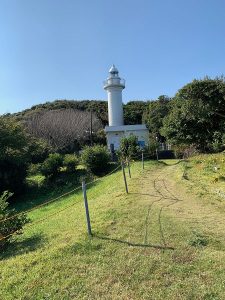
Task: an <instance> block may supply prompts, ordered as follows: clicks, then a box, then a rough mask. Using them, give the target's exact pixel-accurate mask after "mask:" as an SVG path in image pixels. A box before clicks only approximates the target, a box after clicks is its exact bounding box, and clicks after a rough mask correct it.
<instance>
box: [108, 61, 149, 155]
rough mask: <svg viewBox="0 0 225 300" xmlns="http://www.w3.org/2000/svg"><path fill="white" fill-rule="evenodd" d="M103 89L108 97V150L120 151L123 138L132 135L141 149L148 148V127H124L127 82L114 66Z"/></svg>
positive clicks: (140, 125) (142, 125) (141, 125)
mask: <svg viewBox="0 0 225 300" xmlns="http://www.w3.org/2000/svg"><path fill="white" fill-rule="evenodd" d="M103 87H104V89H105V90H106V91H107V96H108V121H109V126H106V127H105V132H106V138H107V146H108V149H109V150H110V151H111V152H114V150H118V149H119V147H120V140H121V138H122V137H129V136H130V135H134V136H136V137H137V141H138V144H139V145H140V147H145V146H147V145H148V135H149V134H148V129H147V128H146V125H144V124H137V125H124V119H123V102H122V91H123V89H124V88H125V80H124V79H122V78H120V77H119V71H118V69H117V68H116V67H115V66H114V65H112V67H111V68H110V69H109V76H108V78H107V79H106V80H105V81H104V84H103Z"/></svg>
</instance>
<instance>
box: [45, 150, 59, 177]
mask: <svg viewBox="0 0 225 300" xmlns="http://www.w3.org/2000/svg"><path fill="white" fill-rule="evenodd" d="M62 166H63V156H62V155H61V154H58V153H53V154H50V155H49V156H48V158H47V159H46V160H45V161H44V162H43V163H42V166H41V173H42V175H44V176H46V177H47V178H52V177H55V176H56V175H57V174H58V173H59V172H60V168H61V167H62Z"/></svg>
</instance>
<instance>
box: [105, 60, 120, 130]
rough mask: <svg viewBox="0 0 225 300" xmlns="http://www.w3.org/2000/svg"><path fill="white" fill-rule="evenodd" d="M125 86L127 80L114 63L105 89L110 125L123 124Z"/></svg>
mask: <svg viewBox="0 0 225 300" xmlns="http://www.w3.org/2000/svg"><path fill="white" fill-rule="evenodd" d="M124 88H125V80H124V79H122V78H120V77H119V71H118V70H117V68H116V67H115V66H114V65H112V67H111V68H110V70H109V77H108V78H107V80H105V81H104V89H105V90H106V91H107V94H108V116H109V126H122V125H124V123H123V104H122V90H123V89H124Z"/></svg>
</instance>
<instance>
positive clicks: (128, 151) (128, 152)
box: [119, 135, 140, 159]
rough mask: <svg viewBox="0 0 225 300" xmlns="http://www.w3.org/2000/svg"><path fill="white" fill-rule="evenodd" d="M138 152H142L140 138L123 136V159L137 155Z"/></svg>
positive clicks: (120, 153) (121, 146)
mask: <svg viewBox="0 0 225 300" xmlns="http://www.w3.org/2000/svg"><path fill="white" fill-rule="evenodd" d="M138 154H140V147H139V146H138V140H137V137H136V136H134V135H130V136H129V137H123V138H122V139H121V140H120V149H119V155H120V156H121V158H122V159H130V158H131V157H137V156H138Z"/></svg>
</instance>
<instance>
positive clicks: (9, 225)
mask: <svg viewBox="0 0 225 300" xmlns="http://www.w3.org/2000/svg"><path fill="white" fill-rule="evenodd" d="M10 196H12V193H9V192H4V193H3V194H2V195H0V250H2V249H3V248H5V247H6V245H7V244H8V243H9V242H10V240H11V237H12V236H11V234H13V233H14V232H15V233H17V234H20V233H22V228H23V225H24V224H26V223H27V222H28V219H27V217H26V215H25V214H22V215H20V216H17V217H14V218H12V219H8V220H7V218H9V217H10V216H12V215H14V214H15V210H14V209H11V210H10V209H8V205H9V204H8V202H7V200H8V198H9V197H10ZM8 235H10V236H8Z"/></svg>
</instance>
